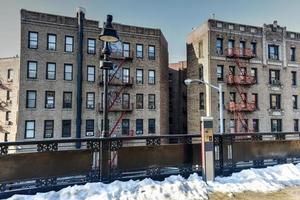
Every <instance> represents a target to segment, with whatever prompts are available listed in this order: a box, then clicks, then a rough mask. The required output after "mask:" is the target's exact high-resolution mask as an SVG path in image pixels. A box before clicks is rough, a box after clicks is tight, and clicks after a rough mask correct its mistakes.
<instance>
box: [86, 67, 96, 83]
mask: <svg viewBox="0 0 300 200" xmlns="http://www.w3.org/2000/svg"><path fill="white" fill-rule="evenodd" d="M87 81H88V82H95V66H88V67H87Z"/></svg>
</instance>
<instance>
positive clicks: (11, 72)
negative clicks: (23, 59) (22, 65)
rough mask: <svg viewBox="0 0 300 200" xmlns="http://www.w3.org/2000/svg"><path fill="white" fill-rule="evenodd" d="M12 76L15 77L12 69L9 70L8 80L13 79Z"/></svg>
mask: <svg viewBox="0 0 300 200" xmlns="http://www.w3.org/2000/svg"><path fill="white" fill-rule="evenodd" d="M12 75H13V70H12V69H8V70H7V80H11V79H12Z"/></svg>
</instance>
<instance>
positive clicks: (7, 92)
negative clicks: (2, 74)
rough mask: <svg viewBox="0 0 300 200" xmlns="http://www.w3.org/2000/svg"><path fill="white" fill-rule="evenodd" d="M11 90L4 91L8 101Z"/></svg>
mask: <svg viewBox="0 0 300 200" xmlns="http://www.w3.org/2000/svg"><path fill="white" fill-rule="evenodd" d="M10 95H11V92H10V91H9V90H7V91H6V100H7V101H9V100H10V99H11V96H10Z"/></svg>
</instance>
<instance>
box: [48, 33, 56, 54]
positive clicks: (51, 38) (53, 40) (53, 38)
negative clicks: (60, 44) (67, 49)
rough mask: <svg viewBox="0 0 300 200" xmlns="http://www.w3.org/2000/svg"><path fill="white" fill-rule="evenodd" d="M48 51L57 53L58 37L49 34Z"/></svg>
mask: <svg viewBox="0 0 300 200" xmlns="http://www.w3.org/2000/svg"><path fill="white" fill-rule="evenodd" d="M47 49H48V50H50V51H56V35H55V34H48V44H47Z"/></svg>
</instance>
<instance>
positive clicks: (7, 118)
mask: <svg viewBox="0 0 300 200" xmlns="http://www.w3.org/2000/svg"><path fill="white" fill-rule="evenodd" d="M19 70H20V59H19V57H11V58H0V141H14V140H15V139H16V133H17V111H18V94H19Z"/></svg>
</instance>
